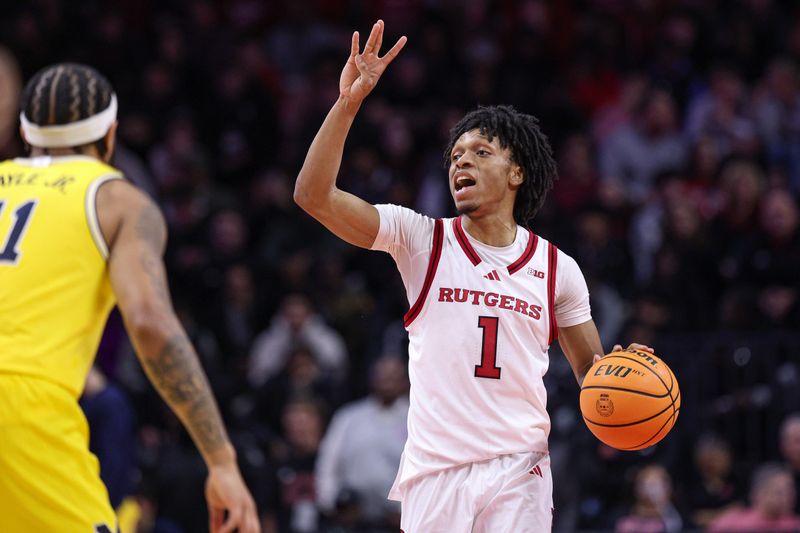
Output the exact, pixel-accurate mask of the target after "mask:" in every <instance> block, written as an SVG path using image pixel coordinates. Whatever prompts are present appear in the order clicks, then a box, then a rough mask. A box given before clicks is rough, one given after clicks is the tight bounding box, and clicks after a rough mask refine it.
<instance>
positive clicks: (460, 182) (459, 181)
mask: <svg viewBox="0 0 800 533" xmlns="http://www.w3.org/2000/svg"><path fill="white" fill-rule="evenodd" d="M473 185H475V180H474V179H472V178H471V177H469V176H464V175H462V176H458V177H457V178H456V181H455V189H456V192H458V191H460V190H461V189H464V188H467V187H472V186H473Z"/></svg>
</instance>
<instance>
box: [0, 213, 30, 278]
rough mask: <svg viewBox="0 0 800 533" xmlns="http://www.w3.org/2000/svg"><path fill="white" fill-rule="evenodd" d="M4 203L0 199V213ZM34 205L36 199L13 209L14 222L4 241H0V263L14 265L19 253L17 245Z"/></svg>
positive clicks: (26, 226)
mask: <svg viewBox="0 0 800 533" xmlns="http://www.w3.org/2000/svg"><path fill="white" fill-rule="evenodd" d="M4 203H5V201H4V200H0V214H3V205H4ZM34 207H36V200H30V201H28V202H25V203H24V204H22V205H21V206H19V207H18V208H17V209H16V210H14V224H13V225H12V226H11V230H10V231H9V232H8V236H7V237H6V239H5V242H4V243H3V242H2V241H0V264H2V263H7V264H11V265H14V264H16V263H17V260H18V259H19V254H20V252H19V246H18V245H19V242H20V240H21V239H22V236H23V235H24V234H25V230H26V229H27V228H28V220H29V219H30V216H31V213H32V212H33V208H34Z"/></svg>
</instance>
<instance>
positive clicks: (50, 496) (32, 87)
mask: <svg viewBox="0 0 800 533" xmlns="http://www.w3.org/2000/svg"><path fill="white" fill-rule="evenodd" d="M21 106H22V113H21V114H20V121H21V130H22V136H23V138H24V140H25V142H26V144H27V145H28V146H30V153H29V154H28V156H29V157H26V158H19V159H14V160H10V161H4V162H2V163H0V531H1V532H9V533H12V532H13V533H28V532H39V531H47V532H65V533H66V532H69V533H72V532H86V533H91V532H112V531H115V530H116V527H117V526H116V518H115V516H114V512H113V510H112V509H111V506H110V504H109V501H108V495H107V492H106V489H105V487H104V486H103V484H102V482H101V481H100V477H99V470H98V463H97V460H96V458H95V457H94V456H93V455H92V454H91V453H90V452H89V449H88V429H87V424H86V420H85V418H84V416H83V414H82V412H81V410H80V408H79V407H78V403H77V399H78V397H79V395H80V394H81V390H82V388H83V385H84V381H85V379H86V375H87V372H88V371H89V368H90V366H91V363H92V359H93V358H94V355H95V351H96V350H97V345H98V342H99V339H100V335H101V332H102V330H103V326H104V324H105V322H106V318H107V316H108V313H109V311H110V310H111V308H112V307H113V306H114V304H116V305H118V306H119V308H120V311H121V312H122V315H123V317H124V320H125V326H126V328H127V330H128V333H129V335H130V337H131V339H132V341H133V344H134V347H135V348H136V352H137V354H138V356H139V359H140V361H141V363H142V366H143V367H144V369H145V371H146V373H147V375H148V376H149V378H150V380H151V381H152V382H153V384H154V385H155V387H156V389H157V390H158V391H159V393H160V394H161V395H162V397H163V398H164V400H165V401H166V402H167V403H168V404H169V406H170V407H171V408H172V410H173V411H174V412H175V413H176V414H177V415H178V417H179V418H180V419H181V421H182V422H183V424H184V425H185V426H186V428H187V429H188V430H189V432H190V434H191V435H192V438H193V439H194V441H195V444H196V445H197V447H198V448H199V449H200V452H201V453H202V455H203V457H204V459H205V461H206V464H207V465H208V469H209V474H208V479H207V483H206V497H207V499H208V504H209V510H210V524H211V529H212V531H215V532H216V531H222V532H229V531H234V530H237V531H239V532H254V531H258V529H259V526H258V521H257V517H256V510H255V505H254V503H253V499H252V497H251V496H250V493H249V492H248V490H247V488H246V487H245V485H244V482H243V481H242V478H241V475H240V473H239V469H238V467H237V465H236V457H235V452H234V450H233V448H232V446H231V444H230V442H229V440H228V436H227V434H226V432H225V428H224V426H223V424H222V420H221V418H220V415H219V412H218V409H217V406H216V403H215V401H214V398H213V396H212V394H211V391H210V389H209V386H208V381H207V379H206V376H205V374H204V373H203V370H202V368H201V366H200V364H199V362H198V359H197V355H196V353H195V351H194V349H193V348H192V345H191V343H190V342H189V340H188V339H187V337H186V333H185V332H184V330H183V329H182V327H181V325H180V324H179V322H178V320H177V318H176V317H175V314H174V311H173V309H172V305H171V303H170V297H169V292H168V289H167V283H166V276H165V272H164V266H163V262H162V259H161V256H162V253H163V250H164V245H165V242H166V228H165V224H164V220H163V218H162V216H161V214H160V212H159V210H158V208H157V207H156V206H155V205H154V204H153V202H152V201H151V200H150V199H149V198H148V197H147V196H145V195H144V194H143V193H142V192H140V191H139V190H138V189H136V187H134V186H133V185H131V184H130V183H129V182H128V181H126V180H125V179H124V177H123V176H122V174H121V173H120V172H119V171H117V170H116V169H114V168H112V167H110V166H108V165H107V164H106V163H107V162H108V161H109V159H110V158H111V154H112V152H113V150H114V141H115V133H116V126H117V122H116V112H117V101H116V97H115V95H114V93H113V91H112V88H111V86H110V84H109V83H108V81H107V80H106V79H105V78H104V77H103V76H102V75H100V74H99V73H98V72H97V71H95V70H94V69H91V68H89V67H86V66H82V65H76V64H67V63H64V64H57V65H54V66H51V67H48V68H46V69H44V70H42V71H40V72H39V73H38V74H36V75H35V76H34V77H33V78H32V79H31V80H30V82H29V83H28V85H27V86H26V88H25V91H24V93H23V96H22V103H21Z"/></svg>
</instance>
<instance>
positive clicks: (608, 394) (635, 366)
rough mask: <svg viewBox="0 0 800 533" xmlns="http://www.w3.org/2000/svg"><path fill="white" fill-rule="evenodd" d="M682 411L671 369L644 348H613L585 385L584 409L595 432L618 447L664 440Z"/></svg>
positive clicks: (644, 445) (630, 447) (633, 447)
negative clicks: (614, 350)
mask: <svg viewBox="0 0 800 533" xmlns="http://www.w3.org/2000/svg"><path fill="white" fill-rule="evenodd" d="M680 410H681V392H680V389H678V380H677V379H676V378H675V374H673V373H672V370H670V368H669V367H668V366H667V365H666V364H665V363H664V361H662V360H661V359H659V358H658V357H656V356H655V355H653V354H650V353H647V352H643V351H640V350H632V349H628V350H624V351H621V352H612V353H610V354H608V355H607V356H605V357H603V358H602V359H600V360H599V361H598V362H597V363H595V364H594V365H593V366H592V368H590V369H589V372H588V373H587V374H586V377H585V378H584V380H583V385H582V386H581V413H583V420H584V421H585V422H586V425H587V426H589V429H590V430H591V432H592V433H594V436H595V437H597V438H598V439H600V440H601V441H603V442H604V443H606V444H608V445H609V446H611V447H612V448H617V449H619V450H641V449H643V448H647V447H649V446H652V445H653V444H655V443H657V442H658V441H660V440H661V439H663V438H664V437H665V436H666V435H667V433H669V430H670V429H672V426H673V425H675V421H676V420H677V419H678V413H680Z"/></svg>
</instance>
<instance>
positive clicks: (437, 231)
mask: <svg viewBox="0 0 800 533" xmlns="http://www.w3.org/2000/svg"><path fill="white" fill-rule="evenodd" d="M443 241H444V222H442V221H441V219H439V220H437V221H436V224H435V226H434V228H433V247H432V248H431V257H430V259H429V260H428V271H427V272H426V273H425V282H424V283H423V284H422V290H421V291H420V293H419V296H418V297H417V301H416V302H414V305H412V306H411V308H410V309H409V310H408V312H407V313H406V315H405V316H404V317H403V323H404V324H405V326H406V327H408V326H410V325H411V323H412V322H413V321H414V319H415V318H417V316H419V314H420V312H421V311H422V308H423V306H424V305H425V299H426V298H427V297H428V292H430V290H431V284H433V278H434V276H436V270H437V268H439V259H440V258H441V257H442V242H443Z"/></svg>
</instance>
